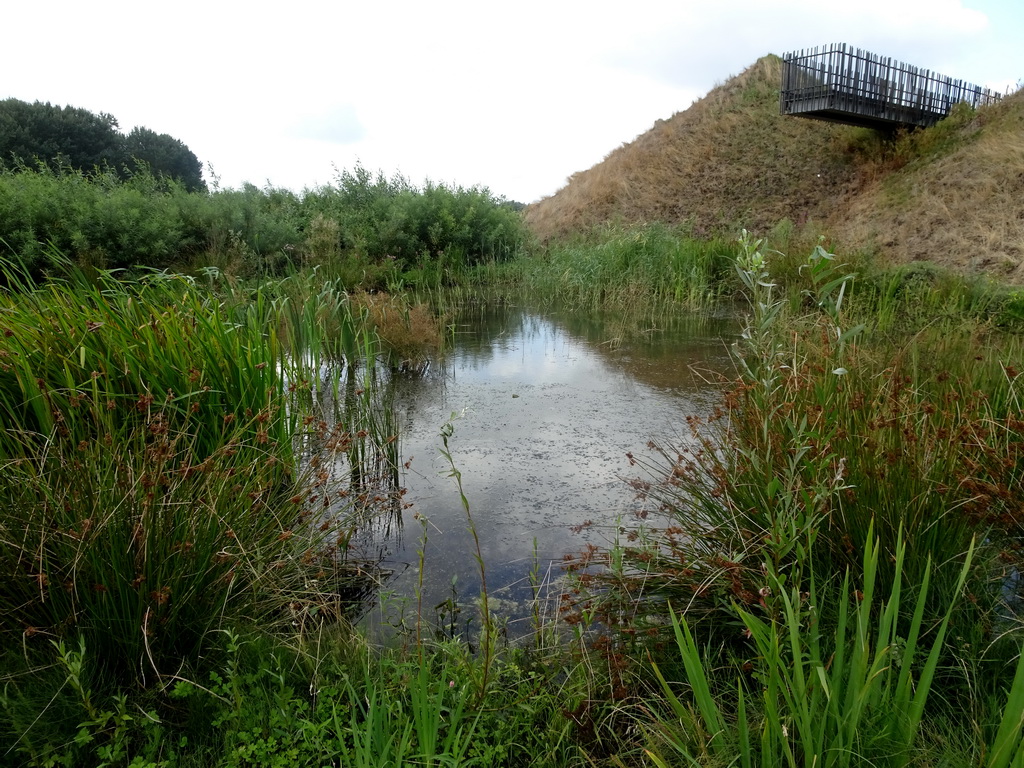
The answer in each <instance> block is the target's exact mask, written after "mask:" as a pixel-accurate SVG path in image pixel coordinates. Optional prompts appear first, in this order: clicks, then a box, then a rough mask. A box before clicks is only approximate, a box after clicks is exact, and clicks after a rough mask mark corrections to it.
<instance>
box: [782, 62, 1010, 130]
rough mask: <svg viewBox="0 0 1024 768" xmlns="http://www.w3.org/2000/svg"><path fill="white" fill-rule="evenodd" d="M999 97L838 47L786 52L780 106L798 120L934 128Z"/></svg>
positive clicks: (961, 82)
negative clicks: (960, 110) (961, 108)
mask: <svg viewBox="0 0 1024 768" xmlns="http://www.w3.org/2000/svg"><path fill="white" fill-rule="evenodd" d="M999 98H1000V94H999V93H997V92H995V91H992V90H990V89H988V88H981V87H979V86H977V85H974V84H972V83H967V82H965V81H963V80H955V79H953V78H951V77H946V76H945V75H940V74H936V73H933V72H931V71H929V70H926V69H919V68H918V67H914V66H911V65H909V64H904V63H903V62H900V61H895V60H894V59H891V58H885V57H882V56H877V55H875V54H873V53H869V52H868V51H863V50H860V49H859V48H858V49H854V48H852V47H849V46H847V45H845V44H843V43H836V44H833V45H828V46H821V47H818V48H811V49H808V50H803V51H797V52H793V53H787V54H786V55H785V56H784V57H783V63H782V88H781V92H780V97H779V106H780V109H781V111H782V114H784V115H800V116H802V117H813V118H818V119H821V120H831V121H834V122H849V123H853V124H857V125H874V124H877V123H889V124H900V125H923V126H928V125H933V124H934V123H936V122H938V121H939V120H941V119H942V118H943V117H945V116H946V115H948V114H949V112H950V110H951V109H952V108H953V106H954V105H956V104H958V103H960V102H962V101H964V102H967V103H968V104H970V105H971V106H972V107H979V106H982V105H984V104H988V103H991V102H994V101H998V100H999Z"/></svg>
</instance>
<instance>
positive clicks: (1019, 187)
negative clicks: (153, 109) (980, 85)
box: [526, 56, 1024, 283]
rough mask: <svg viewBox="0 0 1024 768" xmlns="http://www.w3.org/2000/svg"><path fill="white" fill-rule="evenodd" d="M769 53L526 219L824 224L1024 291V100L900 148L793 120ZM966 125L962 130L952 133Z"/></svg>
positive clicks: (870, 244) (839, 235)
mask: <svg viewBox="0 0 1024 768" xmlns="http://www.w3.org/2000/svg"><path fill="white" fill-rule="evenodd" d="M780 82H781V60H780V59H779V58H778V57H776V56H766V57H764V58H762V59H760V60H759V61H757V62H756V63H755V64H754V65H753V66H751V67H750V68H748V69H747V70H746V71H744V72H742V73H741V74H740V75H738V76H736V77H733V78H731V79H729V80H728V81H726V82H725V83H723V84H722V85H719V86H718V87H716V88H715V89H713V90H712V91H711V92H710V93H709V94H708V95H707V96H705V97H704V98H703V99H701V100H699V101H697V102H695V103H694V104H693V105H692V106H691V107H690V108H689V109H687V110H685V111H683V112H679V113H676V114H675V115H673V116H672V117H671V118H669V119H668V120H659V121H658V122H657V123H656V124H655V125H654V127H652V128H651V129H650V130H649V131H647V132H646V133H644V134H643V135H641V136H639V137H637V139H636V140H634V141H633V142H631V143H629V144H624V145H622V146H620V147H618V148H617V149H615V150H613V151H612V152H611V153H610V154H609V155H608V156H607V157H606V158H605V159H604V160H603V161H602V162H601V163H599V164H597V165H595V166H594V167H593V168H590V169H588V170H585V171H580V172H578V173H576V174H574V175H573V176H572V177H570V179H569V180H568V183H567V184H566V185H565V186H564V187H563V188H562V189H560V190H559V191H558V192H557V193H555V194H554V195H553V196H551V197H548V198H546V199H544V200H541V201H540V202H538V203H535V204H534V205H532V206H530V207H529V208H528V209H527V211H526V220H527V223H528V224H529V226H530V228H531V229H532V230H533V232H534V233H535V234H536V235H537V236H538V237H539V238H540V239H541V240H542V241H547V240H550V239H552V238H558V237H564V236H567V235H571V234H574V233H578V232H581V231H586V230H588V229H590V228H591V227H593V226H594V225H596V224H599V223H602V222H606V221H620V222H623V223H626V224H630V223H641V222H649V221H663V222H667V223H672V224H676V223H679V224H686V225H688V226H689V227H690V228H691V229H692V231H693V233H694V235H696V236H707V235H711V234H719V233H730V232H735V231H736V230H738V229H739V228H740V227H746V228H747V229H749V230H751V231H754V232H758V233H764V232H767V231H768V230H769V229H771V228H772V227H773V226H774V225H775V224H776V223H778V222H779V221H781V220H783V219H788V220H790V221H792V222H794V223H795V224H797V225H798V226H800V225H803V224H806V223H808V222H814V224H815V227H816V228H817V229H820V230H821V231H824V232H827V233H829V234H830V235H831V236H832V237H833V239H834V241H835V242H837V243H839V244H841V245H842V247H844V248H864V249H871V250H873V251H876V252H877V253H879V254H880V255H881V256H883V257H887V258H890V259H892V260H895V261H910V260H915V259H927V260H929V261H934V262H937V263H941V264H945V265H947V266H950V267H953V268H957V269H961V270H963V271H968V272H969V271H977V270H984V271H986V272H988V273H990V274H995V275H999V276H1000V277H1001V278H1003V279H1009V280H1012V281H1013V282H1020V283H1024V97H1022V94H1021V93H1017V94H1014V95H1013V96H1010V97H1008V98H1007V99H1004V100H1003V102H1002V103H1000V104H997V105H995V106H992V107H986V108H983V109H982V110H980V111H979V112H978V113H977V115H974V114H970V113H965V114H966V119H961V120H960V121H959V122H955V121H953V120H950V121H948V122H949V123H950V124H949V125H945V126H944V125H943V124H940V125H939V126H937V127H936V128H932V129H928V131H919V132H915V133H914V134H911V135H907V136H902V137H899V138H897V139H895V140H891V139H883V138H882V137H880V136H879V135H877V134H875V133H874V132H872V131H869V130H866V129H861V128H854V127H850V126H844V125H834V124H830V123H823V122H817V121H814V120H805V119H800V118H794V117H784V116H782V115H780V114H779V106H778V97H779V90H778V89H779V83H780ZM954 123H955V124H954Z"/></svg>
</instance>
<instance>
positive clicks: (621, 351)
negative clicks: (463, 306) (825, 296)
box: [372, 308, 736, 622]
mask: <svg viewBox="0 0 1024 768" xmlns="http://www.w3.org/2000/svg"><path fill="white" fill-rule="evenodd" d="M735 333H736V329H735V325H734V323H732V322H731V321H729V320H706V319H705V320H702V321H697V320H694V319H686V318H681V319H677V320H675V321H674V322H672V323H671V324H666V325H664V326H663V327H660V328H655V327H650V328H640V329H637V328H627V327H626V326H625V325H624V324H622V323H618V322H617V321H616V319H615V318H612V317H602V318H586V317H579V316H564V317H563V316H558V315H541V314H537V313H531V312H528V311H524V310H522V309H518V308H504V309H494V308H491V309H488V310H482V309H477V310H475V311H474V312H473V313H472V314H467V315H466V316H464V317H462V318H461V319H460V322H459V324H458V326H457V333H456V343H455V348H454V350H453V351H452V352H451V353H450V354H449V355H448V356H447V359H446V360H445V361H444V362H443V363H442V364H435V365H434V366H432V367H431V368H430V369H428V370H427V371H426V372H424V373H422V374H421V375H418V376H415V377H413V376H410V377H406V378H402V379H399V380H398V381H397V382H396V407H397V411H398V421H399V423H398V426H399V431H400V433H401V435H402V453H403V456H404V457H405V459H406V460H408V462H409V464H408V469H407V470H406V471H405V475H404V478H403V483H404V485H405V487H406V488H407V489H408V494H407V497H406V499H407V501H411V502H412V506H411V507H410V508H409V509H407V510H405V511H404V513H403V514H404V535H403V537H402V538H401V540H399V539H397V538H396V539H394V540H393V542H392V546H391V555H390V557H389V558H388V563H389V565H390V567H391V568H392V569H393V571H394V574H395V575H394V577H393V578H392V580H391V582H390V583H389V585H388V587H389V589H390V590H393V591H394V595H395V596H397V597H398V600H397V601H395V600H394V599H392V600H391V601H389V603H388V610H390V611H391V612H392V616H390V617H384V620H385V621H387V620H391V621H394V620H395V615H394V614H395V613H396V612H399V611H400V610H401V603H402V600H403V599H405V600H406V601H407V607H408V608H411V606H412V604H413V602H414V595H415V591H416V586H417V578H418V563H419V557H420V551H421V550H422V551H423V554H424V559H425V572H424V581H423V584H424V586H423V600H422V602H423V606H424V609H425V612H426V613H428V615H429V614H430V612H431V611H432V610H433V608H434V606H436V605H439V604H442V603H444V602H445V601H446V600H449V599H455V600H457V601H460V602H462V603H463V605H464V607H465V608H466V609H468V608H469V607H470V606H471V605H472V601H473V600H474V599H475V598H476V596H477V594H478V592H479V574H478V570H477V565H476V562H475V559H474V549H473V541H472V537H471V535H470V533H469V531H468V527H467V521H466V515H465V512H464V510H463V509H462V506H461V501H460V498H459V494H458V487H457V485H456V483H455V480H454V479H452V478H451V477H449V476H448V475H449V474H450V470H451V467H450V465H449V464H448V461H447V459H445V458H443V457H442V456H441V454H440V449H441V439H440V437H439V433H440V430H441V427H442V426H443V425H444V424H445V423H446V422H447V421H448V420H449V419H450V418H451V416H452V414H453V412H454V413H458V414H460V417H459V418H458V419H457V420H456V421H455V424H454V435H453V436H452V437H451V438H450V440H449V446H450V449H451V454H452V459H453V461H454V463H455V466H456V467H457V468H458V469H459V470H460V472H461V473H462V483H463V488H464V490H465V493H466V496H467V498H468V500H469V504H470V507H471V510H472V514H473V519H474V522H475V524H476V528H477V532H478V534H479V537H480V542H481V547H482V554H483V558H484V560H485V562H486V567H487V580H488V586H489V589H490V594H491V596H492V603H493V601H494V599H495V598H497V599H498V603H497V604H498V605H499V606H500V607H501V610H502V611H504V612H510V613H513V614H517V613H519V614H522V613H523V611H522V606H523V603H525V601H527V600H528V599H529V597H530V594H531V593H530V589H529V584H528V579H527V574H528V573H529V571H530V569H531V566H533V561H534V551H535V542H536V554H537V558H538V560H539V568H540V571H541V572H542V573H543V572H545V571H547V569H548V567H549V564H550V563H552V562H555V563H557V562H559V561H561V559H562V556H563V555H564V554H565V553H568V552H573V551H577V550H579V549H580V548H581V547H582V546H584V545H585V543H586V542H587V541H588V540H590V541H594V542H595V543H606V542H607V541H608V540H609V538H610V535H611V534H610V532H611V531H612V530H613V529H614V527H615V526H616V525H617V521H618V520H619V519H620V518H624V517H630V516H631V512H632V510H633V491H632V489H631V488H629V486H628V485H627V484H626V483H625V482H624V480H623V478H628V477H630V476H632V475H634V474H635V470H632V471H631V469H630V466H629V459H628V458H627V454H628V453H633V454H638V453H644V452H646V448H645V446H646V443H647V442H648V440H650V439H652V438H656V439H667V440H671V439H676V440H681V439H683V436H684V431H685V418H686V416H687V415H690V414H698V415H702V414H706V413H707V412H709V411H710V409H711V408H712V406H713V405H714V404H715V403H716V402H717V401H718V398H719V396H720V389H719V387H718V385H716V384H712V383H710V379H711V377H709V376H708V375H707V374H708V373H712V374H714V373H719V374H720V373H727V372H728V371H729V370H730V367H731V365H730V362H729V356H728V351H727V344H728V342H729V341H730V340H731V339H732V338H733V337H734V336H735ZM424 521H425V522H424ZM588 522H593V524H594V525H592V526H590V527H587V528H586V529H585V530H584V531H582V532H574V530H573V529H574V528H578V527H579V526H581V525H584V524H585V523H588ZM424 539H425V542H426V544H425V547H424V543H423V542H424ZM554 570H555V571H557V567H556V568H555V569H554ZM453 584H454V587H453ZM493 609H494V605H493V604H492V610H493ZM464 612H469V613H471V611H468V610H467V611H464ZM372 621H374V622H377V621H381V616H380V614H379V613H376V614H374V618H373V619H372Z"/></svg>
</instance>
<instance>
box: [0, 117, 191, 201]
mask: <svg viewBox="0 0 1024 768" xmlns="http://www.w3.org/2000/svg"><path fill="white" fill-rule="evenodd" d="M118 128H119V126H118V122H117V118H115V117H114V116H113V115H110V114H107V113H105V112H101V113H99V114H94V113H93V112H90V111H89V110H87V109H81V108H79V107H72V106H65V107H60V106H54V105H52V104H50V103H49V102H45V103H44V102H41V101H37V102H35V103H32V104H29V103H28V102H26V101H21V100H20V99H3V100H0V165H8V166H12V167H16V166H18V165H24V166H27V167H32V166H35V165H36V164H38V163H43V164H45V165H47V166H49V167H51V168H59V167H71V168H74V169H77V170H81V171H85V172H89V171H91V170H93V169H94V168H101V169H107V168H113V169H115V170H117V171H118V173H120V174H121V175H126V174H129V173H133V172H136V171H138V170H140V169H142V168H146V169H148V170H149V171H151V172H152V173H154V174H157V175H165V176H169V177H171V178H173V179H176V180H178V181H180V182H181V183H182V184H184V185H185V187H186V188H187V189H189V190H190V191H205V190H206V184H205V183H204V182H203V175H202V165H201V164H200V162H199V159H198V158H197V157H196V156H195V154H193V152H192V151H191V150H190V149H189V148H188V147H187V146H186V145H185V144H184V143H182V142H181V141H180V140H178V139H175V138H173V137H172V136H169V135H167V134H166V133H162V134H158V133H156V132H155V131H151V130H149V129H148V128H142V127H138V128H134V129H133V130H132V131H131V133H129V134H128V135H127V136H125V135H124V134H122V133H121V132H120V131H119V130H118Z"/></svg>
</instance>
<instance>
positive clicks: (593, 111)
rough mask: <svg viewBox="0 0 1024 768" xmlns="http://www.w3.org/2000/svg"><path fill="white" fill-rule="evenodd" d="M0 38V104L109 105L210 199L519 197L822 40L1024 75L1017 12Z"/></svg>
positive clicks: (860, 9) (946, 2) (779, 12)
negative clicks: (390, 185) (447, 188)
mask: <svg viewBox="0 0 1024 768" xmlns="http://www.w3.org/2000/svg"><path fill="white" fill-rule="evenodd" d="M3 26H4V36H3V37H4V40H3V43H2V45H0V98H7V97H15V98H18V99H22V100H24V101H37V100H38V101H49V102H51V103H53V104H60V105H66V104H70V105H73V106H76V107H83V108H85V109H88V110H91V111H93V112H108V113H111V114H113V115H114V116H115V117H116V118H117V119H118V121H119V123H120V127H121V130H122V131H124V132H125V133H127V132H128V131H130V130H131V129H132V128H133V127H134V126H136V125H141V126H145V127H147V128H149V129H151V130H154V131H156V132H158V133H169V134H171V135H172V136H174V137H175V138H178V139H181V140H182V141H183V142H185V144H187V145H188V146H189V148H190V149H191V150H192V151H193V152H195V153H196V155H197V156H198V157H199V159H200V161H202V162H203V163H204V165H206V164H209V165H210V166H211V167H212V169H213V171H214V173H215V174H216V175H217V177H219V179H220V184H221V185H222V186H223V187H238V186H240V185H241V184H242V183H243V182H246V181H248V182H252V183H254V184H256V185H258V186H260V187H262V186H265V185H267V184H268V183H269V184H271V185H273V186H277V187H289V188H292V189H294V190H296V191H301V190H302V189H304V188H307V187H314V186H317V185H320V184H326V183H330V182H331V181H332V180H333V178H334V173H335V170H334V169H335V168H351V167H352V166H353V165H354V164H355V163H356V162H357V161H359V162H362V164H363V165H364V166H366V167H367V168H370V169H371V170H378V169H380V170H383V171H385V172H386V173H388V174H389V175H390V174H392V173H394V172H400V173H402V174H403V175H405V176H406V177H407V178H409V179H410V180H411V181H413V182H414V183H417V184H419V183H421V182H423V181H424V180H425V179H427V178H429V179H431V180H433V181H438V182H446V183H451V184H460V185H463V186H472V185H482V186H486V187H488V188H489V189H490V190H491V191H492V192H494V193H495V194H499V195H503V196H505V197H506V198H508V199H510V200H519V201H522V202H531V201H533V200H536V199H539V198H541V197H544V196H547V195H550V194H552V193H554V192H555V191H556V190H557V189H558V188H559V187H561V186H563V185H564V184H565V181H566V179H567V177H568V176H570V175H571V174H572V173H575V172H576V171H579V170H583V169H585V168H589V167H591V166H592V165H594V164H596V163H598V162H600V161H601V160H602V159H603V158H604V156H605V155H607V154H608V153H609V152H610V151H611V150H613V149H614V148H615V147H617V146H619V145H620V144H623V143H625V142H629V141H632V140H633V139H634V138H635V137H636V136H637V135H639V134H640V133H643V132H644V131H646V130H647V129H648V128H650V127H651V126H652V125H653V124H654V122H655V121H656V120H658V119H661V118H668V117H670V116H672V115H673V114H674V113H676V112H679V111H681V110H684V109H686V108H687V107H688V106H689V105H690V104H691V103H692V102H693V101H694V100H695V99H698V98H700V97H701V96H702V95H704V94H705V93H707V91H708V90H710V89H711V88H712V87H714V86H715V85H716V84H718V83H721V82H723V81H724V80H726V79H728V78H729V77H730V76H732V75H735V74H737V73H739V72H740V71H742V70H743V69H744V68H746V67H747V66H748V65H750V64H752V63H753V62H754V61H756V60H757V59H758V58H759V57H761V56H763V55H764V54H767V53H777V54H780V55H781V54H783V53H785V52H787V51H790V50H795V49H800V48H807V47H812V46H817V45H824V44H827V43H833V42H845V43H848V44H850V45H853V46H856V47H858V48H865V49H867V50H869V51H872V52H874V53H877V54H880V55H884V56H891V57H893V58H896V59H900V60H903V61H906V62H907V63H910V64H913V65H916V66H919V67H922V68H926V69H931V70H933V71H936V72H940V73H943V74H947V75H951V76H953V77H956V78H962V79H966V80H968V81H971V82H975V83H978V84H981V85H988V86H993V87H996V88H999V89H1000V90H1005V89H1006V88H1007V87H1010V86H1015V85H1016V84H1017V83H1018V81H1020V80H1021V79H1022V78H1024V43H1022V42H1021V41H1022V40H1024V0H858V2H855V3H851V2H845V1H844V2H834V1H833V0H773V1H771V2H768V1H767V0H765V1H762V2H759V1H758V0H738V1H733V2H730V1H729V0H714V1H708V2H702V1H701V0H627V1H624V0H618V1H617V2H604V1H603V0H588V1H587V2H575V1H573V2H561V1H560V0H521V1H520V2H503V3H496V2H486V1H485V0H477V1H476V2H455V1H452V0H424V1H422V2H387V1H386V0H377V1H376V2H375V1H374V0H360V1H359V2H352V1H351V0H335V1H334V2H326V1H323V0H291V2H287V3H284V2H278V3H273V4H269V3H259V2H252V0H248V1H247V2H234V1H230V2H229V1H227V0H203V2H196V1H195V0H175V2H164V1H163V0H158V1H156V2H139V1H138V0H132V1H131V2H122V1H117V2H113V1H108V0H93V2H88V3H86V2H82V1H81V0H74V1H72V2H65V1H63V0H61V1H51V0H32V2H13V0H12V2H8V3H6V7H5V8H4V11H3ZM206 175H207V180H208V181H210V180H211V177H210V174H209V172H207V174H206Z"/></svg>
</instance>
